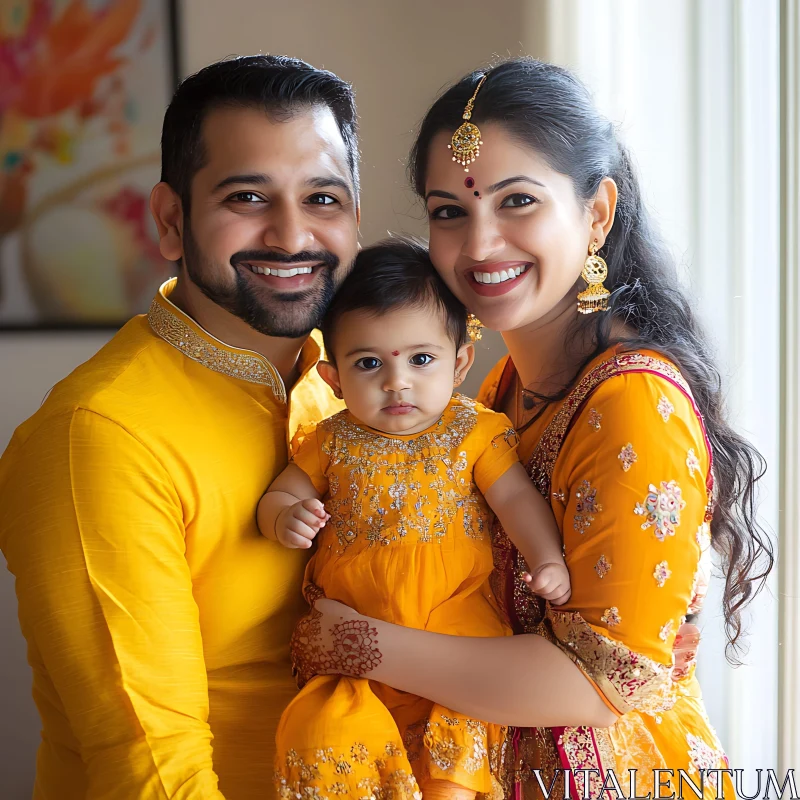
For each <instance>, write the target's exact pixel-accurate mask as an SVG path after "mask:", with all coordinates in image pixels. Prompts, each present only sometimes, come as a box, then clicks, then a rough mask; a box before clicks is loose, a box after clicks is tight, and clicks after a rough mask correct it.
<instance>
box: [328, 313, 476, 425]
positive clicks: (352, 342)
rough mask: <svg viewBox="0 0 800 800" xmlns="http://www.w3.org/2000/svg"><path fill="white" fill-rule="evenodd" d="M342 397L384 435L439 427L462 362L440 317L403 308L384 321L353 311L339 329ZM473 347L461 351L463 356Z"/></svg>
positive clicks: (337, 348) (337, 342) (361, 418)
mask: <svg viewBox="0 0 800 800" xmlns="http://www.w3.org/2000/svg"><path fill="white" fill-rule="evenodd" d="M334 347H335V353H334V355H335V358H336V367H337V369H338V373H339V383H340V386H341V391H342V397H343V398H344V401H345V403H346V404H347V407H348V408H349V409H350V412H351V413H352V414H353V415H354V416H355V417H356V418H357V419H358V420H359V421H360V422H362V423H363V424H365V425H368V426H369V427H371V428H375V429H377V430H379V431H383V432H385V433H393V434H410V433H419V432H420V431H423V430H425V428H427V427H429V426H430V425H432V424H433V423H434V422H436V420H437V419H439V417H440V416H441V414H442V412H443V411H444V409H445V408H446V407H447V404H448V403H449V402H450V398H451V396H452V394H453V385H454V378H455V373H456V370H457V369H459V368H460V371H461V379H462V380H463V377H464V375H465V373H466V369H468V365H464V364H461V363H460V362H461V361H463V360H464V356H463V354H462V357H461V359H458V361H459V364H457V363H456V362H457V354H456V347H455V344H454V342H453V340H452V339H451V338H450V337H449V336H448V334H447V329H446V328H445V323H444V319H443V318H442V315H441V314H439V313H438V312H437V311H436V310H434V309H432V308H401V309H398V310H396V311H389V312H388V313H386V314H383V315H382V316H375V315H373V314H370V313H369V312H363V311H351V312H349V313H347V314H344V315H343V316H342V317H341V319H340V320H339V323H338V325H337V329H336V337H335V343H334ZM467 347H469V346H468V345H466V346H465V347H464V348H462V353H463V352H464V351H465V350H466V348H467Z"/></svg>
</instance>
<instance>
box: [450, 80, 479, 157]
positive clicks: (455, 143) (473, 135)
mask: <svg viewBox="0 0 800 800" xmlns="http://www.w3.org/2000/svg"><path fill="white" fill-rule="evenodd" d="M485 80H486V75H484V76H483V77H482V78H481V79H480V80H479V81H478V85H477V86H476V87H475V91H474V92H473V93H472V97H470V99H469V101H468V102H467V105H466V108H465V109H464V114H463V115H462V117H461V119H463V120H464V122H462V123H461V125H460V126H459V127H458V129H457V130H456V132H455V133H454V134H453V138H452V139H451V140H450V144H449V145H447V149H448V150H452V151H453V161H455V162H456V163H458V164H461V166H462V167H464V172H469V165H470V164H471V163H472V162H473V161H474V160H475V159H476V158H477V157H478V156H479V155H480V154H481V145H482V144H483V142H482V141H481V132H480V129H479V128H478V126H477V125H473V124H472V123H471V122H470V121H469V120H470V118H471V117H472V107H473V106H474V105H475V98H476V97H477V96H478V92H479V90H480V88H481V86H483V82H484V81H485Z"/></svg>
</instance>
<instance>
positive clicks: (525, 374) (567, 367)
mask: <svg viewBox="0 0 800 800" xmlns="http://www.w3.org/2000/svg"><path fill="white" fill-rule="evenodd" d="M576 313H577V312H576V311H575V303H574V301H573V300H572V299H571V298H567V299H566V301H565V302H563V303H562V304H561V305H560V306H558V307H557V308H555V309H554V310H553V312H552V314H550V315H548V317H547V318H546V319H543V320H537V321H536V322H534V323H531V324H530V325H526V326H524V327H522V328H517V329H516V330H513V331H503V333H502V336H503V341H504V342H505V345H506V347H507V348H508V352H509V354H510V355H511V360H512V361H513V362H514V366H515V367H516V370H517V374H518V375H519V379H520V383H521V385H522V386H523V387H524V388H525V389H529V390H531V391H533V392H536V393H537V394H543V395H553V394H557V393H558V392H560V391H561V390H563V389H564V387H565V386H567V385H568V384H569V382H570V381H571V380H572V379H573V378H574V377H575V373H576V372H577V371H578V370H579V369H580V367H581V365H582V364H583V362H584V361H585V360H586V359H587V358H588V356H589V355H590V354H591V352H592V350H593V349H594V347H595V341H594V336H593V335H591V333H590V331H591V328H589V329H585V333H584V332H581V331H578V332H575V321H576V320H575V315H576Z"/></svg>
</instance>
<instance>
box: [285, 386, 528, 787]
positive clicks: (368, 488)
mask: <svg viewBox="0 0 800 800" xmlns="http://www.w3.org/2000/svg"><path fill="white" fill-rule="evenodd" d="M293 461H294V463H295V464H297V465H298V466H299V467H300V468H301V469H303V470H304V471H306V472H307V474H308V475H309V476H310V477H311V479H312V481H313V482H314V484H315V486H317V487H318V488H319V490H320V492H321V493H323V494H324V500H325V506H326V508H327V510H328V512H329V513H330V514H331V519H330V521H329V522H328V524H327V525H326V526H325V527H324V528H323V530H322V531H321V533H320V535H319V536H318V543H317V552H316V554H315V555H314V557H313V558H312V560H311V562H310V563H309V565H308V569H307V570H306V589H307V592H308V593H309V594H310V593H311V592H313V591H314V590H315V588H316V587H319V588H320V589H322V590H323V591H324V593H325V595H326V596H327V597H329V598H332V599H335V600H339V601H341V602H343V603H346V604H347V605H350V606H352V607H354V608H356V609H357V610H358V611H359V612H361V613H362V614H366V615H367V616H371V617H376V618H379V619H383V620H386V621H388V622H394V623H397V624H400V625H405V626H408V627H412V628H418V629H425V630H431V631H437V632H440V633H449V634H456V635H461V636H504V635H508V634H509V633H510V632H509V631H508V629H507V627H506V626H505V624H504V623H503V622H502V619H501V615H500V612H499V610H498V609H497V607H496V605H495V602H494V598H493V596H492V593H491V589H490V588H489V583H488V578H489V575H490V573H491V571H492V550H491V538H490V534H491V523H492V514H491V511H490V510H489V508H488V506H487V505H486V502H485V501H484V499H483V498H482V497H481V495H480V494H479V492H478V489H479V488H480V489H481V490H483V491H486V490H487V489H488V488H489V487H490V486H491V485H492V483H494V481H496V480H497V479H498V478H499V477H500V476H501V475H503V474H504V473H505V472H506V470H508V469H509V468H510V467H511V466H512V464H514V463H517V456H516V436H515V434H514V432H513V430H512V429H511V425H510V422H509V420H508V418H507V417H505V416H504V415H502V414H496V413H493V412H491V411H488V410H487V409H485V408H483V407H482V406H480V405H478V404H476V403H475V402H474V401H472V400H468V399H467V398H464V397H461V396H456V397H455V398H454V399H453V400H452V402H451V403H450V405H449V406H448V408H447V409H446V410H445V412H444V413H443V415H442V417H441V419H440V420H439V421H438V422H437V423H436V424H435V425H434V426H432V427H431V428H428V429H427V430H426V431H423V432H421V433H418V434H414V435H411V436H392V435H389V434H384V433H381V432H379V431H374V430H372V429H369V428H365V427H363V426H361V425H360V424H359V423H358V422H357V421H356V420H354V418H353V417H352V416H351V415H350V414H349V412H346V411H343V412H341V413H340V414H337V415H336V416H334V417H332V418H331V419H328V420H325V421H324V422H322V423H321V424H320V425H318V426H317V427H316V429H315V430H312V431H304V432H303V433H302V434H301V435H300V436H299V437H298V441H297V450H296V452H294V455H293ZM502 739H503V731H502V729H501V728H500V727H499V726H496V725H486V724H484V723H483V722H480V721H478V720H472V719H468V718H466V717H464V716H463V715H461V714H457V713H455V712H453V711H449V710H447V709H444V708H441V707H439V706H436V705H435V704H433V703H431V702H430V701H428V700H424V699H422V698H418V697H414V696H413V695H408V694H405V693H402V692H397V691H395V690H392V689H389V688H388V687H385V686H383V685H381V684H378V683H375V682H371V681H368V680H363V679H361V680H359V679H352V678H340V677H338V676H322V677H317V678H314V679H313V680H312V681H310V682H309V684H308V685H307V686H306V687H305V688H304V689H303V690H302V692H301V693H300V695H299V696H298V697H297V698H296V699H295V700H294V701H293V703H292V704H291V705H290V706H289V708H288V709H287V711H286V713H285V714H284V716H283V719H282V720H281V725H280V727H279V729H278V740H277V747H278V762H277V768H278V780H279V782H280V783H279V785H280V787H281V790H282V795H283V796H284V797H285V798H286V800H289V798H294V797H295V796H296V794H297V793H298V792H299V793H301V794H303V796H305V795H306V793H307V792H313V791H317V790H318V791H320V792H321V793H322V794H323V795H325V796H327V795H328V794H330V793H331V792H332V790H331V789H330V788H329V787H331V786H333V785H336V786H337V791H335V792H333V793H334V794H339V795H344V796H350V797H353V798H357V797H363V796H365V794H364V791H363V790H364V787H366V786H368V787H372V788H375V787H377V788H378V789H380V790H381V792H383V793H387V794H386V796H393V797H397V798H402V797H412V796H414V795H415V793H416V792H417V791H418V788H417V787H418V786H419V785H423V786H424V783H425V781H426V780H427V779H428V778H431V779H440V780H449V781H452V782H454V783H456V784H458V785H460V786H465V787H467V788H470V789H472V790H474V791H477V792H482V793H490V792H492V791H493V790H494V788H495V787H496V785H497V784H496V782H495V780H494V776H495V774H496V771H497V758H498V757H499V751H500V746H501V743H502ZM342 764H344V766H342ZM493 764H494V766H493ZM412 772H413V776H414V777H415V778H416V783H415V782H414V779H413V778H412V777H411V776H412ZM381 792H378V793H376V794H375V796H384V794H382V793H381Z"/></svg>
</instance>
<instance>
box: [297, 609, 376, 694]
mask: <svg viewBox="0 0 800 800" xmlns="http://www.w3.org/2000/svg"><path fill="white" fill-rule="evenodd" d="M371 622H372V620H370V619H369V618H368V617H362V616H361V615H360V614H358V612H356V611H355V610H354V609H352V608H350V607H348V606H346V605H344V604H343V603H339V602H338V601H336V600H329V599H328V598H326V597H322V596H321V597H320V598H319V599H317V600H316V601H314V605H313V608H312V609H311V611H309V613H308V614H307V615H306V616H305V617H303V619H301V620H300V622H298V623H297V626H296V627H295V630H294V634H293V635H292V642H291V653H292V669H293V671H294V674H295V677H296V678H297V682H298V684H299V685H300V686H303V685H305V684H306V683H307V682H308V681H310V680H311V678H313V677H314V676H315V675H335V674H338V675H349V676H351V677H354V678H361V677H363V676H365V675H367V674H368V673H369V672H371V671H372V670H373V669H375V667H376V666H378V664H380V663H381V659H382V655H381V652H380V650H379V649H378V640H377V630H376V629H375V628H374V627H373V626H372V624H371Z"/></svg>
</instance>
